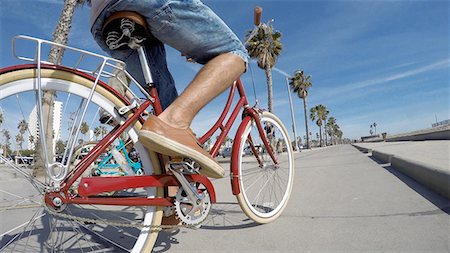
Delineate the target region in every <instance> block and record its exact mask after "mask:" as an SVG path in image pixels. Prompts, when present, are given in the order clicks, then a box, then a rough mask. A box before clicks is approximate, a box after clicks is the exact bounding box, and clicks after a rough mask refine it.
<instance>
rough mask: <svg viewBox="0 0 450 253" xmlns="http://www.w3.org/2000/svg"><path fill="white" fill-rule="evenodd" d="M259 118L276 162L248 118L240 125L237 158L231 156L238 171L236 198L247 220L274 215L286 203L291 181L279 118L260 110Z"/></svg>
mask: <svg viewBox="0 0 450 253" xmlns="http://www.w3.org/2000/svg"><path fill="white" fill-rule="evenodd" d="M259 120H260V122H261V126H262V128H263V132H264V135H265V136H264V138H266V139H267V140H268V143H269V146H270V149H272V150H273V154H274V156H275V158H276V160H277V164H275V163H274V161H273V159H272V158H271V156H270V155H269V152H268V149H267V147H265V145H264V143H263V139H262V137H261V135H260V134H259V132H258V127H257V125H256V122H255V120H254V119H252V120H250V121H248V123H247V124H246V125H245V126H243V127H244V131H243V134H242V136H241V141H240V144H239V150H238V154H237V157H233V158H236V159H238V161H237V163H236V164H237V166H238V172H239V188H240V193H239V194H238V195H236V197H237V200H238V202H239V205H240V206H241V208H242V210H243V211H244V212H245V214H246V215H247V216H248V217H249V218H250V219H252V220H254V221H255V222H257V223H268V222H271V221H273V220H275V219H276V218H278V216H280V214H281V213H282V212H283V210H284V208H285V207H286V205H287V203H288V200H289V196H290V194H291V190H292V186H293V183H294V156H293V153H292V146H291V143H290V141H289V137H288V133H287V131H286V128H285V127H284V125H283V123H282V122H281V120H280V119H278V118H277V117H276V116H275V115H273V114H272V113H269V112H263V113H262V114H261V117H260V119H259ZM237 137H239V136H237ZM245 150H251V152H250V153H251V155H250V156H245ZM244 156H245V157H244Z"/></svg>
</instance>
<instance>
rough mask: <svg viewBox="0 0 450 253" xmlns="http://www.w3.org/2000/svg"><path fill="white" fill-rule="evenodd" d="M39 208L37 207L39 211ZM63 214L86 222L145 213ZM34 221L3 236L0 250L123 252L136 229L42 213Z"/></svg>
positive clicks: (132, 217) (73, 210)
mask: <svg viewBox="0 0 450 253" xmlns="http://www.w3.org/2000/svg"><path fill="white" fill-rule="evenodd" d="M39 209H41V208H39ZM66 211H67V212H68V213H69V214H71V215H75V216H80V217H84V218H89V219H105V220H109V219H116V220H117V217H121V218H122V219H124V220H129V221H133V220H138V219H140V218H141V217H142V215H143V214H142V213H143V212H144V211H145V210H144V209H142V208H140V209H139V208H134V209H131V208H128V207H126V208H124V209H122V210H118V211H113V210H105V211H103V210H101V209H91V210H89V212H86V210H85V209H83V208H79V207H77V206H68V207H67V209H66ZM37 216H39V218H37V219H35V220H34V221H33V222H31V223H30V225H29V226H26V227H25V228H24V229H21V230H19V232H17V233H11V234H6V235H4V236H2V238H1V239H0V249H2V250H5V251H8V250H11V252H16V251H21V250H23V252H52V251H54V250H55V249H56V251H60V250H62V249H65V251H66V252H80V251H81V252H89V251H92V250H95V251H100V252H127V251H128V249H131V248H132V247H133V244H134V241H135V238H136V236H138V235H139V233H140V229H138V228H134V227H126V228H125V227H123V228H122V227H121V228H119V227H115V226H112V225H106V224H95V223H89V222H76V221H71V220H69V219H66V218H62V217H55V216H53V215H51V214H50V213H48V211H46V210H43V211H42V212H39V213H37Z"/></svg>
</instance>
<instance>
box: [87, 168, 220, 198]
mask: <svg viewBox="0 0 450 253" xmlns="http://www.w3.org/2000/svg"><path fill="white" fill-rule="evenodd" d="M185 177H186V179H187V180H188V181H189V182H196V183H201V184H203V185H204V186H205V187H206V189H207V190H208V192H209V195H210V198H211V202H212V203H215V202H216V194H215V191H214V187H213V185H212V183H211V181H209V179H208V178H207V177H205V176H202V175H198V174H192V175H185ZM168 186H181V184H180V183H179V182H178V180H177V179H176V178H175V176H173V175H168V174H165V175H152V176H119V177H85V178H81V182H80V184H79V186H78V195H80V196H81V197H88V196H94V195H97V194H100V193H102V192H111V191H120V190H125V189H132V188H146V187H168Z"/></svg>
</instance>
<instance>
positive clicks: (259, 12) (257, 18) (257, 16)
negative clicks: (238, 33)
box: [254, 6, 263, 26]
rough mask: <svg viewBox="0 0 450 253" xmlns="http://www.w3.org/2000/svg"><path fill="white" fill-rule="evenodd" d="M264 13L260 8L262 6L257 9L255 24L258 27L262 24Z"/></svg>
mask: <svg viewBox="0 0 450 253" xmlns="http://www.w3.org/2000/svg"><path fill="white" fill-rule="evenodd" d="M262 11H263V9H262V7H260V6H256V7H255V13H254V22H255V25H256V26H258V25H259V24H260V23H261V14H262Z"/></svg>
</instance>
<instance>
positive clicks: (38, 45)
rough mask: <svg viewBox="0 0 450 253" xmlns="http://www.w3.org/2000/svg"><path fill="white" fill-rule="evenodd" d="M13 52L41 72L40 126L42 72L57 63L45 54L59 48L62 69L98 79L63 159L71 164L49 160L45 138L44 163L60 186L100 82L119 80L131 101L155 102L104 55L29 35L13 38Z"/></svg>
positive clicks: (39, 87)
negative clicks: (46, 57)
mask: <svg viewBox="0 0 450 253" xmlns="http://www.w3.org/2000/svg"><path fill="white" fill-rule="evenodd" d="M12 49H13V55H14V57H16V58H17V59H19V60H22V61H26V62H32V63H34V64H36V66H37V69H38V71H37V79H36V81H37V94H36V99H37V103H38V105H37V113H38V115H39V120H40V122H39V124H38V125H40V126H43V125H45V124H44V119H43V117H42V116H41V115H42V99H43V90H42V85H41V71H42V69H41V66H42V65H44V64H45V65H55V64H54V63H51V62H49V61H46V60H44V59H43V58H44V57H45V56H43V55H48V54H49V53H50V51H51V50H55V49H57V50H61V51H62V54H61V57H60V59H59V62H60V63H61V64H60V65H61V66H63V67H65V68H69V69H72V70H75V71H77V72H81V73H84V74H88V75H91V76H93V77H94V79H95V82H94V84H93V86H92V88H91V91H90V94H89V96H88V98H87V99H85V101H84V102H83V105H82V104H80V109H81V107H83V108H82V109H81V110H80V114H79V115H78V116H80V117H78V116H77V118H78V120H77V123H76V124H74V125H73V128H72V130H71V132H72V133H73V136H74V137H73V138H72V140H73V141H71V145H68V146H67V147H68V148H67V150H66V152H64V157H63V159H62V161H63V163H64V161H67V163H66V164H61V163H57V162H54V161H49V157H48V152H47V149H46V148H45V147H47V144H46V138H42V139H41V145H42V146H43V152H44V160H45V161H44V162H45V165H46V166H45V167H46V168H47V171H48V175H50V178H51V179H52V180H53V181H54V182H55V184H56V187H59V183H60V182H62V181H63V180H64V179H65V177H66V176H67V171H68V166H69V163H70V162H69V161H71V157H72V154H73V151H74V148H75V144H76V142H75V140H77V138H78V135H79V133H80V129H81V125H82V123H83V121H84V118H85V116H86V112H87V109H88V107H89V104H90V102H91V100H92V97H93V95H94V91H95V89H96V87H97V84H98V82H99V80H102V81H103V82H105V83H108V81H109V80H112V79H114V80H116V81H118V84H119V85H118V87H120V88H123V90H122V91H123V93H124V94H125V93H126V96H127V97H128V99H129V100H131V101H139V102H140V104H141V103H142V102H143V101H141V99H140V97H142V95H143V96H145V98H147V99H150V100H153V98H152V97H151V96H150V95H149V94H148V92H147V91H146V90H145V89H144V87H143V86H142V85H141V84H139V83H138V82H137V81H136V79H135V78H134V77H133V76H131V75H130V74H129V73H128V72H127V71H126V70H125V69H126V64H125V63H124V62H122V61H120V60H116V59H114V58H111V57H107V56H103V55H100V54H96V53H93V52H89V51H86V50H82V49H78V48H74V47H70V46H66V45H62V44H58V43H54V42H51V41H47V40H43V39H39V38H34V37H30V36H25V35H19V36H15V37H14V38H13V39H12ZM27 52H28V53H27ZM30 52H31V53H30ZM119 75H121V76H125V77H126V78H123V77H122V78H119ZM123 79H126V80H123ZM128 80H129V81H130V83H128ZM125 82H127V83H125ZM138 92H140V94H141V95H140V96H138V95H137V93H138ZM124 94H122V95H124ZM40 134H41V135H42V136H46V133H45V128H42V129H40ZM67 151H68V152H67ZM66 155H67V157H66ZM65 158H68V159H65ZM51 168H57V169H56V171H57V172H52V169H51Z"/></svg>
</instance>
